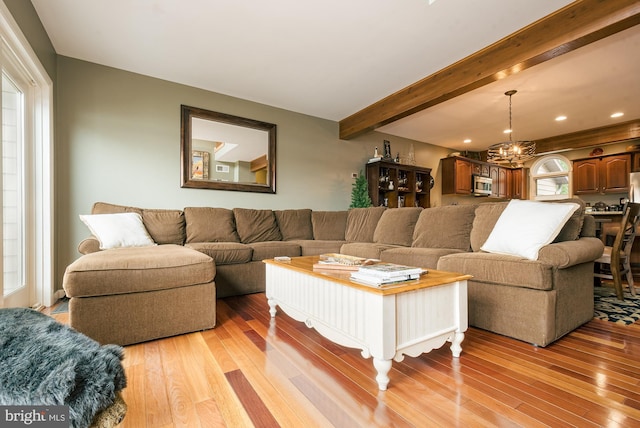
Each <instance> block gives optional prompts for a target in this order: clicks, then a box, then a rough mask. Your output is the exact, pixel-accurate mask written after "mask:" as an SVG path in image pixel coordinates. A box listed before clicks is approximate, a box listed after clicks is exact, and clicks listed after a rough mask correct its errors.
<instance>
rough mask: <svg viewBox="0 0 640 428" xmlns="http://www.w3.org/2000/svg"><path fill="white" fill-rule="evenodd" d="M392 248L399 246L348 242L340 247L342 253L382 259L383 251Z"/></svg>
mask: <svg viewBox="0 0 640 428" xmlns="http://www.w3.org/2000/svg"><path fill="white" fill-rule="evenodd" d="M391 248H399V246H398V245H391V244H376V243H374V242H347V243H346V244H344V245H343V246H342V247H340V253H341V254H347V255H349V256H355V257H364V258H365V259H377V260H379V259H380V255H381V254H382V252H383V251H386V250H389V249H391Z"/></svg>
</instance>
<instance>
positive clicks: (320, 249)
mask: <svg viewBox="0 0 640 428" xmlns="http://www.w3.org/2000/svg"><path fill="white" fill-rule="evenodd" d="M291 242H295V243H296V244H298V245H300V255H301V256H319V255H320V254H325V253H339V252H340V247H342V244H345V243H346V242H347V241H337V240H325V239H298V240H295V241H291Z"/></svg>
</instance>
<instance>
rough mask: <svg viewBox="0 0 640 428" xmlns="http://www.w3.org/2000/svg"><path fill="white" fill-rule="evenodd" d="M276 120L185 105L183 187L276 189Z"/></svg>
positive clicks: (252, 190)
mask: <svg viewBox="0 0 640 428" xmlns="http://www.w3.org/2000/svg"><path fill="white" fill-rule="evenodd" d="M275 131H276V125H274V124H271V123H266V122H260V121H256V120H252V119H247V118H242V117H238V116H232V115H228V114H224V113H218V112H213V111H209V110H204V109H199V108H195V107H189V106H184V105H183V106H182V187H192V188H205V189H217V190H238V191H245V192H264V193H275Z"/></svg>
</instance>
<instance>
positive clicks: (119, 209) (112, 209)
mask: <svg viewBox="0 0 640 428" xmlns="http://www.w3.org/2000/svg"><path fill="white" fill-rule="evenodd" d="M115 213H138V214H140V215H142V208H136V207H129V206H126V205H116V204H109V203H107V202H96V203H94V204H93V207H92V208H91V214H115Z"/></svg>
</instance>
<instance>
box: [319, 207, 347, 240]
mask: <svg viewBox="0 0 640 428" xmlns="http://www.w3.org/2000/svg"><path fill="white" fill-rule="evenodd" d="M347 215H348V214H347V211H313V212H312V213H311V224H312V226H313V239H318V240H330V241H331V240H335V241H344V240H345V239H344V233H345V229H346V227H347Z"/></svg>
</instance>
